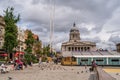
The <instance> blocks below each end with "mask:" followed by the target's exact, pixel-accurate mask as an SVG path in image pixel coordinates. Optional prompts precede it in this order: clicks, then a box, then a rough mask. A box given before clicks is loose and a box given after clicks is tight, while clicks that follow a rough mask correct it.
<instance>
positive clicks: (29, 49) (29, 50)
mask: <svg viewBox="0 0 120 80" xmlns="http://www.w3.org/2000/svg"><path fill="white" fill-rule="evenodd" d="M25 43H26V45H27V48H26V49H25V51H26V52H27V53H32V48H33V44H34V38H33V34H32V32H31V31H30V30H29V31H28V35H27V39H26V40H25Z"/></svg>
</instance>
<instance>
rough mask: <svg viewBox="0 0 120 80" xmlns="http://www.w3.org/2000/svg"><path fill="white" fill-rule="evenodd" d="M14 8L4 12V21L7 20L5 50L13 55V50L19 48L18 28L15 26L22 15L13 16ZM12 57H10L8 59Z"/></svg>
mask: <svg viewBox="0 0 120 80" xmlns="http://www.w3.org/2000/svg"><path fill="white" fill-rule="evenodd" d="M13 11H14V8H13V7H8V8H7V9H6V10H5V11H4V13H5V14H4V20H5V38H4V41H5V42H4V46H3V48H4V49H5V50H6V51H7V52H8V54H9V55H10V53H12V51H13V49H14V48H15V47H16V46H17V43H18V42H17V33H18V30H17V26H16V25H15V24H16V23H17V22H18V21H19V20H20V15H17V16H15V15H14V14H13ZM9 58H10V57H9V56H8V59H9Z"/></svg>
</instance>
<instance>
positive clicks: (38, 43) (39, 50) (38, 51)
mask: <svg viewBox="0 0 120 80" xmlns="http://www.w3.org/2000/svg"><path fill="white" fill-rule="evenodd" d="M34 47H35V48H36V49H35V53H36V54H37V55H42V43H41V41H35V43H34Z"/></svg>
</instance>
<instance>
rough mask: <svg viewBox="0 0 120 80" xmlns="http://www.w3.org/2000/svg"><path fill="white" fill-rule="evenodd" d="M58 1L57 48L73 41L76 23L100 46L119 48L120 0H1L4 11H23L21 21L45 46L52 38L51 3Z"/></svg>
mask: <svg viewBox="0 0 120 80" xmlns="http://www.w3.org/2000/svg"><path fill="white" fill-rule="evenodd" d="M51 5H54V6H55V7H54V35H53V48H55V49H56V50H60V49H61V44H62V43H63V42H66V41H69V31H70V29H71V28H72V27H73V23H74V22H75V23H76V26H77V27H78V29H79V31H80V37H81V39H82V40H84V41H92V42H96V45H97V48H103V49H111V48H112V49H115V48H116V47H115V44H117V43H119V42H120V0H51V3H50V0H0V15H2V16H3V15H4V10H6V8H7V7H14V9H15V10H14V14H15V15H17V14H20V16H21V20H20V21H19V22H18V23H17V25H18V26H19V27H20V28H22V29H24V30H25V29H30V30H32V31H33V32H34V33H35V34H37V35H38V36H39V39H40V40H41V41H42V43H43V46H46V45H47V44H49V42H50V11H51V8H50V6H51Z"/></svg>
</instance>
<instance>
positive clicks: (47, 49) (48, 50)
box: [43, 45, 50, 56]
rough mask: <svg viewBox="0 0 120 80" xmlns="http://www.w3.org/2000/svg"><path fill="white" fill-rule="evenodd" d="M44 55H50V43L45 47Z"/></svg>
mask: <svg viewBox="0 0 120 80" xmlns="http://www.w3.org/2000/svg"><path fill="white" fill-rule="evenodd" d="M43 55H47V56H50V45H47V46H45V47H43Z"/></svg>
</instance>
